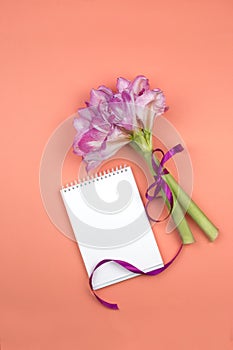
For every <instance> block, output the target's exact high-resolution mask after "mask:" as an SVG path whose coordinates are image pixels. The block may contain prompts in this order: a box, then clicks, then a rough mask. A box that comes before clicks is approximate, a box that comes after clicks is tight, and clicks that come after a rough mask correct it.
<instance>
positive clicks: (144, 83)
mask: <svg viewBox="0 0 233 350" xmlns="http://www.w3.org/2000/svg"><path fill="white" fill-rule="evenodd" d="M149 88H150V86H149V80H148V79H147V78H146V77H144V76H143V75H138V76H137V77H136V78H135V79H134V80H133V81H132V82H131V83H130V86H129V91H130V92H133V93H134V94H135V95H141V94H142V93H143V92H144V91H147V90H149Z"/></svg>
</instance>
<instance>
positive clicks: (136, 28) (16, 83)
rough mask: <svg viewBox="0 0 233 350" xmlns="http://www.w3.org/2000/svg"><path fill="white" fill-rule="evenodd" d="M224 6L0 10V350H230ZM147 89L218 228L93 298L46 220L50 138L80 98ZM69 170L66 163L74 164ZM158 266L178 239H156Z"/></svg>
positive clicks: (87, 0) (167, 3) (69, 250)
mask: <svg viewBox="0 0 233 350" xmlns="http://www.w3.org/2000/svg"><path fill="white" fill-rule="evenodd" d="M232 10H233V3H232V1H230V0H221V1H220V0H212V1H209V0H204V1H185V0H176V1H172V0H164V1H157V0H151V1H149V0H144V1H142V2H141V1H131V0H125V1H122V0H120V1H117V2H111V1H106V0H96V1H94V0H67V1H65V0H33V1H29V0H20V1H16V0H1V1H0V40H1V55H0V70H1V73H0V76H1V83H0V94H1V105H0V110H1V137H0V142H1V175H0V176H1V199H2V200H1V239H0V246H1V253H0V281H1V287H0V305H1V312H0V343H1V350H16V349H17V350H21V349H22V350H37V349H43V350H44V349H49V350H53V349H54V350H55V349H56V350H60V349H69V350H74V349H87V350H88V349H92V348H93V349H102V350H107V349H112V350H116V349H120V348H121V349H129V350H131V349H134V350H139V349H142V348H144V349H148V350H150V349H159V350H169V349H173V350H178V349H179V350H187V349H188V350H219V349H224V350H230V349H232V346H233V328H232V327H233V326H232V321H233V320H232V318H233V314H232V306H233V301H232V294H233V288H232V287H233V282H232V247H233V224H232V195H233V191H232V185H231V181H232V176H233V166H232V159H231V158H232V157H231V151H232V146H233V142H232V128H233V123H232V106H231V103H232V92H233V91H232V76H233V74H232V73H233V66H232V59H233V47H232V34H233V22H232V15H233V11H232ZM137 74H144V75H146V76H148V77H149V79H150V83H151V86H153V87H156V86H158V87H160V88H162V89H163V90H164V92H165V94H166V96H167V102H168V104H169V106H170V110H169V112H168V113H167V114H166V116H165V118H167V119H168V120H170V121H171V122H172V123H173V125H174V126H175V127H176V128H177V130H179V132H180V133H181V135H182V137H183V139H184V140H185V142H186V144H187V147H188V150H189V152H190V155H191V158H192V162H193V169H194V191H193V198H194V199H195V200H196V201H197V202H198V203H199V204H201V206H202V208H203V210H204V211H205V212H206V213H207V214H208V215H209V217H210V218H212V219H213V221H214V222H215V223H216V224H217V225H218V227H219V229H220V236H219V238H218V239H217V240H216V241H215V242H214V243H210V242H209V241H208V240H207V239H206V238H205V236H204V235H203V234H202V232H201V231H200V230H199V229H198V227H197V226H196V225H195V224H193V223H192V222H191V221H190V224H191V227H192V230H193V232H194V235H195V237H196V243H195V244H193V245H191V246H186V247H185V249H184V250H183V252H182V254H181V255H180V257H179V258H178V260H177V261H176V262H175V263H174V264H173V265H172V266H171V267H170V268H169V269H168V270H167V271H166V272H165V273H163V274H161V275H159V276H157V277H154V278H150V277H138V278H134V279H132V280H129V281H126V282H123V283H119V284H117V285H115V286H111V287H108V288H106V289H103V290H101V291H99V295H101V296H102V297H104V298H106V299H107V300H111V301H117V302H118V303H119V306H120V311H118V312H116V311H111V310H108V309H106V308H104V307H101V306H100V305H99V304H98V303H97V302H96V300H95V299H94V298H93V297H92V296H91V295H90V293H89V290H88V285H87V282H88V280H87V276H86V272H85V270H84V267H83V265H82V260H81V257H80V254H79V252H78V249H77V247H76V244H75V242H73V241H72V240H70V239H68V238H66V237H65V236H64V235H62V234H60V232H59V231H58V229H57V228H56V227H55V226H54V225H53V224H52V223H51V221H50V220H49V218H48V216H47V214H46V211H45V210H44V207H43V204H42V201H41V196H40V190H39V181H38V176H39V166H40V159H41V156H42V152H43V149H44V146H45V144H46V142H47V140H48V139H49V137H50V136H51V134H52V132H53V131H54V129H55V128H56V127H57V126H58V125H59V123H61V122H62V121H63V120H65V119H66V118H67V117H68V116H70V115H71V114H72V113H73V112H74V111H76V109H77V108H78V107H80V106H82V105H83V101H85V100H86V99H87V98H88V94H89V90H90V88H91V87H97V86H98V85H100V84H105V85H108V86H110V87H113V86H114V84H115V80H116V78H117V77H118V76H124V77H126V78H128V79H132V78H133V77H134V76H135V75H137ZM73 159H74V161H77V158H73ZM155 235H157V236H159V237H158V241H159V244H160V247H161V251H162V255H163V257H164V259H165V261H167V260H169V258H170V257H171V256H172V255H173V254H174V252H175V251H176V249H177V247H178V245H179V239H178V236H177V234H176V233H174V234H172V235H165V234H163V233H162V232H160V233H159V235H158V232H157V230H156V229H155Z"/></svg>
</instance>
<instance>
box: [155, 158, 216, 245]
mask: <svg viewBox="0 0 233 350" xmlns="http://www.w3.org/2000/svg"><path fill="white" fill-rule="evenodd" d="M154 159H155V162H156V164H158V165H159V164H160V162H159V160H158V159H157V158H156V156H154ZM163 179H164V180H165V181H166V183H167V184H168V186H169V187H170V189H171V190H172V192H173V193H174V194H175V197H176V198H177V201H178V202H179V203H180V205H181V206H182V208H183V209H184V210H185V211H187V213H188V214H189V215H190V216H191V218H192V219H193V220H194V221H195V222H196V223H197V225H198V226H199V227H200V228H201V229H202V231H203V232H204V233H205V234H206V236H207V237H208V238H209V240H210V241H214V240H215V239H216V238H217V236H218V228H217V227H216V226H215V225H214V224H213V223H212V222H211V221H210V219H209V218H208V217H207V216H206V215H205V213H204V212H203V211H202V210H201V209H200V208H199V207H198V205H197V204H196V203H195V202H194V201H193V200H192V199H191V198H190V197H189V196H188V195H187V193H186V192H185V191H184V190H183V189H182V188H181V187H180V186H179V184H178V183H177V181H176V180H175V179H174V177H173V176H172V174H170V173H169V174H167V175H163Z"/></svg>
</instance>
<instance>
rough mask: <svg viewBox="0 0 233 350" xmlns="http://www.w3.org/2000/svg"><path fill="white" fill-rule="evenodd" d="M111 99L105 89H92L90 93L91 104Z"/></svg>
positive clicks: (94, 104)
mask: <svg viewBox="0 0 233 350" xmlns="http://www.w3.org/2000/svg"><path fill="white" fill-rule="evenodd" d="M108 100H109V95H108V94H106V92H105V91H103V90H95V89H92V90H91V93H90V105H91V106H98V105H99V104H100V103H101V102H106V101H108Z"/></svg>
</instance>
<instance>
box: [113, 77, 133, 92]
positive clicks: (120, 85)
mask: <svg viewBox="0 0 233 350" xmlns="http://www.w3.org/2000/svg"><path fill="white" fill-rule="evenodd" d="M129 84H130V81H129V80H127V79H125V78H121V77H120V78H118V79H117V85H116V87H117V90H118V91H119V92H120V93H121V92H122V91H124V90H126V89H127V88H128V87H129Z"/></svg>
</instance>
